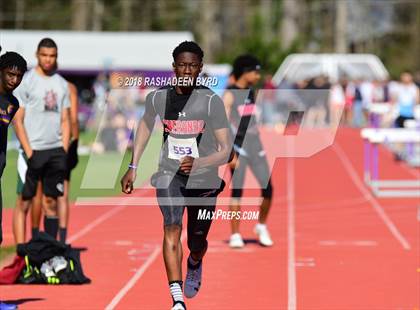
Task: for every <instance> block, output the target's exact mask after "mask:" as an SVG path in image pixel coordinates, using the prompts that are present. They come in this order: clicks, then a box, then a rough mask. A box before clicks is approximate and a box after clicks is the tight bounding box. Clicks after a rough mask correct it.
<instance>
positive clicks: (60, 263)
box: [49, 256, 67, 274]
mask: <svg viewBox="0 0 420 310" xmlns="http://www.w3.org/2000/svg"><path fill="white" fill-rule="evenodd" d="M49 263H50V265H51V266H52V268H53V269H54V272H55V273H56V274H58V273H59V272H60V271H61V270H64V269H66V268H67V261H66V259H65V258H64V257H63V256H54V257H53V258H51V259H50V261H49Z"/></svg>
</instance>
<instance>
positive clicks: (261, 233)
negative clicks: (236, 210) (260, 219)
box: [254, 224, 274, 246]
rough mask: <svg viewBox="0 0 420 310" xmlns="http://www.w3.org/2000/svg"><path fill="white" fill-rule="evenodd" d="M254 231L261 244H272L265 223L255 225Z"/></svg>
mask: <svg viewBox="0 0 420 310" xmlns="http://www.w3.org/2000/svg"><path fill="white" fill-rule="evenodd" d="M254 232H255V233H256V234H257V236H258V241H259V242H260V244H261V245H263V246H272V245H273V244H274V242H273V240H271V237H270V233H269V232H268V229H267V226H266V225H265V224H257V225H255V228H254Z"/></svg>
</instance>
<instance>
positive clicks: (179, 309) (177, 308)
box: [171, 301, 187, 310]
mask: <svg viewBox="0 0 420 310" xmlns="http://www.w3.org/2000/svg"><path fill="white" fill-rule="evenodd" d="M171 310H187V307H185V304H184V303H183V302H181V301H178V302H176V304H174V305H173V306H172V308H171Z"/></svg>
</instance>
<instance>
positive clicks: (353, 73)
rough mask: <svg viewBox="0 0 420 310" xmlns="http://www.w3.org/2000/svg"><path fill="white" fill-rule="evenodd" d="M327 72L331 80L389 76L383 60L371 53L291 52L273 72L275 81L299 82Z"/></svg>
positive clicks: (381, 78) (371, 78)
mask: <svg viewBox="0 0 420 310" xmlns="http://www.w3.org/2000/svg"><path fill="white" fill-rule="evenodd" d="M320 75H324V76H327V77H329V79H330V80H331V81H332V82H336V81H338V80H339V79H340V78H341V77H343V76H346V77H348V78H349V79H359V78H361V79H370V80H373V79H377V80H384V79H387V78H388V76H389V74H388V71H387V70H386V68H385V66H384V65H383V63H382V62H381V60H380V59H379V58H378V57H377V56H375V55H371V54H292V55H289V56H287V58H286V59H285V60H284V61H283V63H282V64H281V66H280V68H279V69H278V70H277V72H276V73H275V74H274V76H273V80H274V82H275V83H276V84H280V83H281V82H282V81H284V80H287V81H288V82H296V81H300V80H304V79H308V78H313V77H316V76H320Z"/></svg>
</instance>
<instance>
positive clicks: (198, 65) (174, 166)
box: [121, 41, 232, 310]
mask: <svg viewBox="0 0 420 310" xmlns="http://www.w3.org/2000/svg"><path fill="white" fill-rule="evenodd" d="M172 56H173V59H174V62H173V70H174V73H175V75H176V78H191V79H192V80H193V81H196V78H197V77H198V75H199V73H200V72H201V70H202V67H203V63H202V60H203V56H204V54H203V51H202V50H201V48H200V47H199V46H198V45H197V44H196V43H194V42H191V41H185V42H182V43H181V44H180V45H178V46H177V47H176V48H175V49H174V51H173V53H172ZM194 84H195V83H193V84H191V85H190V86H182V85H180V84H178V85H176V86H173V87H164V88H160V89H158V90H156V91H154V92H152V93H150V94H149V95H148V96H147V99H146V108H145V114H144V116H143V118H142V119H141V120H140V122H139V125H138V129H137V133H136V140H135V145H134V151H133V155H132V159H131V164H130V166H129V169H128V171H127V172H126V174H125V175H124V177H123V178H122V180H121V185H122V190H123V192H124V193H127V194H129V193H131V192H132V190H133V184H134V181H135V179H136V169H137V166H136V165H137V163H138V161H139V159H140V157H141V156H142V154H143V151H144V149H145V147H146V144H147V142H148V140H149V138H150V135H151V132H152V129H153V126H154V123H155V118H156V116H159V118H160V120H161V121H162V124H163V146H162V149H161V153H160V160H159V169H158V172H157V173H155V174H154V175H153V177H152V185H153V186H154V187H156V194H157V198H158V203H159V207H160V210H161V212H162V215H163V232H164V237H163V258H164V261H165V267H166V274H167V277H168V281H169V289H170V293H171V296H172V299H173V307H172V309H173V310H183V309H186V306H185V303H184V298H183V292H182V285H183V282H182V269H181V265H182V244H181V240H180V238H181V231H182V217H183V213H184V209H185V207H186V208H187V211H188V222H187V223H188V224H187V239H188V249H189V250H190V254H189V257H188V260H187V276H186V280H185V286H184V294H185V297H187V298H192V297H194V296H195V295H196V294H197V293H198V291H199V289H200V285H201V274H202V268H203V262H202V259H203V257H204V254H205V253H206V250H207V234H208V232H209V229H210V225H211V220H199V219H198V214H199V212H200V210H202V211H204V212H211V211H214V210H215V204H216V197H217V195H218V193H219V192H220V191H221V190H222V189H223V186H224V183H223V182H222V180H221V179H220V178H219V177H218V166H219V165H222V164H225V163H226V162H227V161H228V158H229V155H230V151H231V147H232V145H231V142H230V136H229V129H228V123H227V118H226V114H225V110H224V106H223V102H222V101H221V99H220V98H219V97H218V96H217V95H216V94H215V93H214V92H212V91H211V90H210V89H208V88H206V87H201V86H194Z"/></svg>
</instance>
